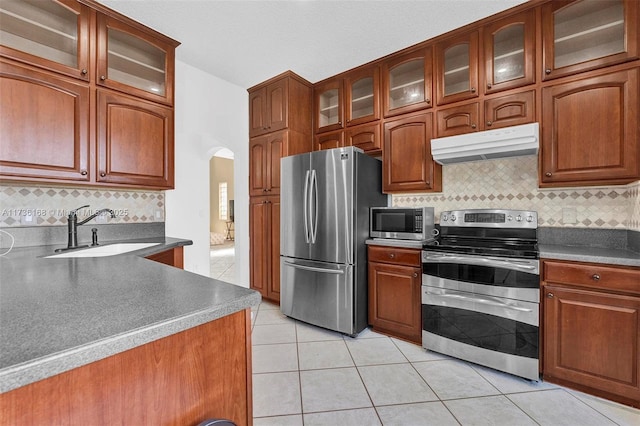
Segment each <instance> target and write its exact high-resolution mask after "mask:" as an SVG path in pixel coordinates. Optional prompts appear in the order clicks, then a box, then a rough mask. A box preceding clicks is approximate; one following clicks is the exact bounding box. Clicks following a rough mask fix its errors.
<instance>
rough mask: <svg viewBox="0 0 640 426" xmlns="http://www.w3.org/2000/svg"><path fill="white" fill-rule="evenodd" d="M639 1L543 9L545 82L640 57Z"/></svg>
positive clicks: (583, 1) (587, 0)
mask: <svg viewBox="0 0 640 426" xmlns="http://www.w3.org/2000/svg"><path fill="white" fill-rule="evenodd" d="M638 9H640V2H638V0H577V1H566V0H565V1H553V2H550V3H547V4H544V5H543V6H542V35H543V43H544V54H543V56H544V73H543V78H544V79H545V80H548V79H551V78H556V77H560V76H563V75H568V74H574V73H577V72H582V71H587V70H590V69H595V68H600V67H604V66H609V65H613V64H616V63H620V62H625V61H628V60H633V59H635V58H637V57H638V53H639V50H638Z"/></svg>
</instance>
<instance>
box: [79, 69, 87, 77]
mask: <svg viewBox="0 0 640 426" xmlns="http://www.w3.org/2000/svg"><path fill="white" fill-rule="evenodd" d="M80 72H81V73H82V75H87V72H88V71H87V69H86V68H82V71H80Z"/></svg>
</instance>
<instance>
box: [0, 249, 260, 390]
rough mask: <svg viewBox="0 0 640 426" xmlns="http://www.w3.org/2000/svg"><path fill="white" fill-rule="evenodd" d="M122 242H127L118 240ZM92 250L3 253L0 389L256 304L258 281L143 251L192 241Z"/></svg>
mask: <svg viewBox="0 0 640 426" xmlns="http://www.w3.org/2000/svg"><path fill="white" fill-rule="evenodd" d="M122 242H125V241H122ZM126 242H153V243H158V244H157V245H155V246H153V247H148V248H145V249H142V250H138V251H135V252H131V253H126V254H120V255H116V256H109V257H95V258H89V257H86V258H57V259H55V258H46V257H45V256H48V255H51V254H53V250H54V248H55V247H53V246H38V247H22V248H16V249H13V250H12V251H11V252H10V253H8V254H7V255H5V256H3V257H0V392H7V391H10V390H12V389H15V388H18V387H21V386H24V385H26V384H29V383H33V382H36V381H38V380H42V379H45V378H48V377H51V376H54V375H56V374H59V373H62V372H64V371H68V370H71V369H73V368H76V367H79V366H82V365H86V364H89V363H91V362H93V361H97V360H99V359H103V358H106V357H108V356H111V355H114V354H117V353H120V352H123V351H126V350H128V349H131V348H134V347H137V346H141V345H143V344H146V343H149V342H151V341H154V340H157V339H160V338H163V337H166V336H169V335H171V334H175V333H178V332H181V331H184V330H187V329H189V328H192V327H196V326H198V325H201V324H204V323H207V322H210V321H213V320H216V319H218V318H221V317H224V316H226V315H229V314H232V313H234V312H238V311H240V310H243V309H246V308H249V307H251V306H256V305H257V304H258V303H260V294H259V293H258V292H256V291H254V290H250V289H247V288H243V287H240V286H236V285H233V284H229V283H225V282H222V281H219V280H214V279H211V278H207V277H205V276H202V275H198V274H194V273H191V272H187V271H184V270H182V269H178V268H174V267H171V266H167V265H164V264H161V263H157V262H154V261H152V260H149V259H145V258H144V256H149V255H152V254H155V253H159V252H162V251H165V250H169V249H172V248H175V247H179V246H185V245H190V244H191V241H189V240H183V239H177V238H168V237H161V238H145V239H140V240H130V241H126Z"/></svg>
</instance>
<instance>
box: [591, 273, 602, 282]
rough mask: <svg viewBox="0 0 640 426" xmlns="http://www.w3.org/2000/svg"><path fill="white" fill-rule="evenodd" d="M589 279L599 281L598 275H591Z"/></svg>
mask: <svg viewBox="0 0 640 426" xmlns="http://www.w3.org/2000/svg"><path fill="white" fill-rule="evenodd" d="M591 278H592V279H593V280H594V281H598V280H599V279H600V275H598V274H593V275H592V276H591Z"/></svg>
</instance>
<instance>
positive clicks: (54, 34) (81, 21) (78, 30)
mask: <svg viewBox="0 0 640 426" xmlns="http://www.w3.org/2000/svg"><path fill="white" fill-rule="evenodd" d="M0 20H1V21H2V25H1V26H0V43H1V45H0V54H1V55H3V56H5V57H9V58H12V59H16V60H19V61H22V62H25V63H28V64H31V65H36V66H39V67H43V68H46V69H48V70H54V71H56V72H59V73H62V74H66V75H68V76H71V77H75V78H79V79H82V80H89V77H90V71H91V70H90V61H89V27H90V25H89V21H90V9H89V8H88V7H87V6H85V5H83V4H81V3H78V2H76V1H75V0H50V1H34V2H31V1H29V2H27V1H3V2H2V5H1V7H0Z"/></svg>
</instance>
